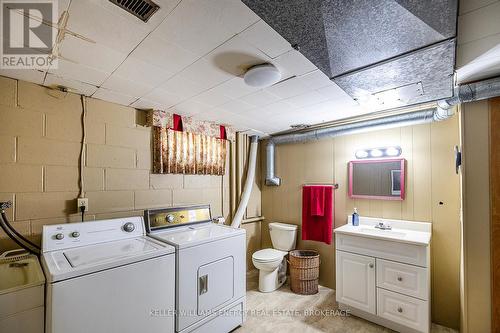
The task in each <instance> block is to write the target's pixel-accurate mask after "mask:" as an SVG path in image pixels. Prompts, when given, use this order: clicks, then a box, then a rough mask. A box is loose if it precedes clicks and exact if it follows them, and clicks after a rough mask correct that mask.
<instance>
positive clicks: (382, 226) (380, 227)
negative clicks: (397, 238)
mask: <svg viewBox="0 0 500 333" xmlns="http://www.w3.org/2000/svg"><path fill="white" fill-rule="evenodd" d="M375 228H377V229H380V230H391V229H392V227H391V226H390V225H386V224H384V222H379V223H378V224H377V225H376V226H375Z"/></svg>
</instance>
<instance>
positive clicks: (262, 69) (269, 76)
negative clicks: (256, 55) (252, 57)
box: [243, 63, 281, 88]
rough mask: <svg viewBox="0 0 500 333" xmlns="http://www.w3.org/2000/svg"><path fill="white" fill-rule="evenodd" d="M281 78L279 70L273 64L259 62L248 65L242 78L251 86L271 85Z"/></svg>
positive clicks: (262, 86)
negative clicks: (258, 63)
mask: <svg viewBox="0 0 500 333" xmlns="http://www.w3.org/2000/svg"><path fill="white" fill-rule="evenodd" d="M280 79H281V73H280V71H279V70H278V69H277V68H276V67H275V66H274V65H273V64H269V63H266V64H261V65H255V66H253V67H250V68H249V69H248V71H247V72H246V73H245V76H244V77H243V80H245V83H246V84H247V85H249V86H251V87H257V88H265V87H269V86H272V85H273V84H275V83H277V82H279V80H280Z"/></svg>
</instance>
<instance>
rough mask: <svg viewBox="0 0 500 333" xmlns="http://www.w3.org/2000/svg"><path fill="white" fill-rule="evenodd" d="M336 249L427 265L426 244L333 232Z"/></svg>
mask: <svg viewBox="0 0 500 333" xmlns="http://www.w3.org/2000/svg"><path fill="white" fill-rule="evenodd" d="M335 246H336V249H337V250H341V251H346V252H351V253H358V254H363V255H367V256H370V257H375V258H383V259H387V260H393V261H398V262H403V263H406V264H411V265H417V266H422V267H427V266H428V253H429V252H428V246H422V245H415V244H408V243H401V242H395V241H387V240H381V239H374V238H370V237H361V236H351V235H345V234H339V233H337V234H335Z"/></svg>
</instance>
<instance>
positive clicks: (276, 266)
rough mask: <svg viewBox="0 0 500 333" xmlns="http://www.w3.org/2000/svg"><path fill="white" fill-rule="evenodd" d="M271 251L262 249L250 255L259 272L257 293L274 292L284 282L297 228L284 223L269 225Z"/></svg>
mask: <svg viewBox="0 0 500 333" xmlns="http://www.w3.org/2000/svg"><path fill="white" fill-rule="evenodd" d="M269 232H270V234H271V241H272V242H273V247H274V248H273V249H263V250H260V251H257V252H255V253H254V254H253V255H252V262H253V264H254V266H255V267H256V268H257V269H258V270H259V291H261V292H264V293H268V292H271V291H275V290H276V289H278V288H279V287H281V286H282V285H283V283H285V281H286V258H285V256H286V255H287V254H288V252H289V251H291V250H293V249H295V243H296V238H297V226H296V225H293V224H285V223H269Z"/></svg>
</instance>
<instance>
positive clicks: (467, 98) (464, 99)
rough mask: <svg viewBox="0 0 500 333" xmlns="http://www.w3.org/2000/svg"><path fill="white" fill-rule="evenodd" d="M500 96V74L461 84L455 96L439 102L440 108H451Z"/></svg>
mask: <svg viewBox="0 0 500 333" xmlns="http://www.w3.org/2000/svg"><path fill="white" fill-rule="evenodd" d="M497 96H500V76H498V77H494V78H492V79H487V80H483V81H478V82H472V83H465V84H461V85H459V86H458V87H456V88H455V94H454V96H453V97H451V98H448V99H444V100H441V101H439V102H438V110H439V109H441V110H450V109H451V108H453V107H454V106H455V105H458V104H461V103H468V102H474V101H480V100H483V99H488V98H492V97H497Z"/></svg>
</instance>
